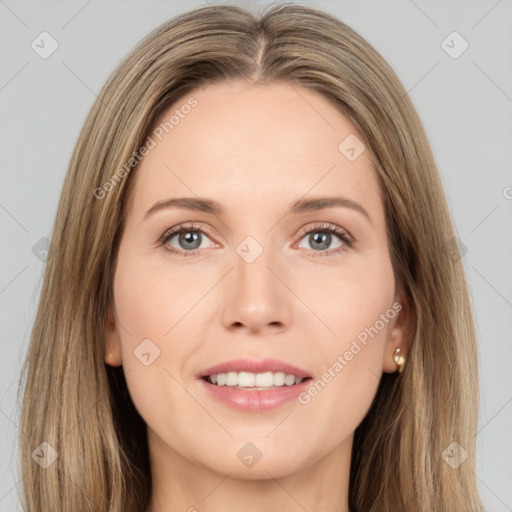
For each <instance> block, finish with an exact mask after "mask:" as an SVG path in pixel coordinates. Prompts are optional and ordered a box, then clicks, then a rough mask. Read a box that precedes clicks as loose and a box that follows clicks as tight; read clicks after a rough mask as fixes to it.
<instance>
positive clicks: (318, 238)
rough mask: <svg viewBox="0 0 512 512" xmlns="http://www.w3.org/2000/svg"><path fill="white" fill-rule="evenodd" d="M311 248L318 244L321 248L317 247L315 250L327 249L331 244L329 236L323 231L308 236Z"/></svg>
mask: <svg viewBox="0 0 512 512" xmlns="http://www.w3.org/2000/svg"><path fill="white" fill-rule="evenodd" d="M310 241H311V246H312V247H313V248H315V247H314V244H313V243H312V242H314V243H320V244H321V245H322V247H317V248H316V249H327V248H328V247H329V245H330V242H331V234H330V233H327V232H325V231H317V232H316V233H314V234H312V235H310Z"/></svg>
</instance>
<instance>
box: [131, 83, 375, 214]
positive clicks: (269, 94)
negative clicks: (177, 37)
mask: <svg viewBox="0 0 512 512" xmlns="http://www.w3.org/2000/svg"><path fill="white" fill-rule="evenodd" d="M191 105H193V106H191ZM150 137H151V138H152V140H153V141H154V143H155V145H154V147H153V149H151V150H150V151H149V152H148V154H146V156H144V158H143V159H142V161H141V162H140V164H139V166H138V167H137V172H136V173H135V174H136V176H134V177H133V178H134V183H132V186H133V187H134V189H135V190H134V194H133V195H134V203H135V204H134V207H137V205H138V206H139V207H144V206H147V207H149V206H151V205H150V204H148V201H150V200H153V199H155V200H159V199H162V198H163V197H162V196H166V195H167V196H178V195H187V196H193V195H199V196H208V197H216V198H218V199H219V201H221V202H224V200H225V201H226V202H235V203H238V205H242V204H247V201H256V200H260V201H261V202H263V203H265V204H266V205H270V204H271V203H272V201H273V200H274V199H276V198H277V196H279V197H281V198H282V199H283V200H286V201H287V202H290V201H292V200H293V199H298V198H300V197H301V196H304V195H305V194H308V193H311V194H313V195H319V194H327V193H329V194H331V195H332V192H339V193H343V194H344V195H352V196H355V197H354V199H355V198H356V197H357V200H358V201H360V202H370V203H372V202H375V201H376V200H378V195H379V190H378V185H377V182H376V179H375V174H374V172H373V170H372V166H371V158H370V155H369V151H367V150H362V149H361V148H364V146H363V141H362V136H361V135H360V134H359V132H358V131H357V129H356V128H355V126H354V125H353V124H352V123H351V122H350V121H349V120H348V119H347V118H346V117H345V116H344V115H343V114H342V113H341V112H340V110H339V109H337V108H336V107H335V106H334V105H333V104H332V103H331V102H330V101H329V100H328V99H327V98H326V97H324V96H323V95H321V94H320V93H318V92H316V91H312V90H310V89H306V88H304V87H300V86H297V85H292V84H288V83H273V84H267V85H249V84H247V83H245V82H220V83H216V84H210V85H208V86H207V87H206V88H203V89H196V90H194V91H192V92H190V93H189V94H187V95H186V96H183V97H182V98H181V99H179V100H178V101H176V102H175V103H174V104H173V105H171V106H169V107H168V108H167V109H166V110H165V111H163V112H162V113H161V114H160V116H159V118H158V119H157V121H156V123H155V125H154V127H153V130H152V132H151V134H150ZM344 141H349V143H350V144H349V145H352V146H354V143H355V144H356V145H357V144H360V145H359V146H355V149H356V150H357V151H358V152H359V151H361V150H362V153H361V154H360V155H359V156H358V157H357V158H356V159H349V158H347V156H346V155H345V154H344V153H343V150H346V147H345V146H347V143H345V142H344ZM340 143H341V146H340ZM349 156H350V154H349ZM284 196H286V197H287V198H288V199H285V197H284ZM146 209H147V208H146Z"/></svg>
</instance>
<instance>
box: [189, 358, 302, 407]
mask: <svg viewBox="0 0 512 512" xmlns="http://www.w3.org/2000/svg"><path fill="white" fill-rule="evenodd" d="M248 374H253V378H254V379H255V382H254V385H255V386H254V387H250V386H251V384H252V382H249V381H247V379H248V378H249V377H248ZM270 376H273V378H274V379H276V380H274V382H273V383H274V385H273V386H271V387H267V385H268V384H269V383H270V382H269V380H267V379H269V378H271V377H270ZM260 377H261V379H262V380H261V381H259V378H260ZM289 377H290V378H289ZM197 378H198V381H199V384H200V388H202V389H203V390H204V391H205V392H206V393H207V395H208V396H210V397H212V398H214V399H215V400H216V401H219V402H221V403H223V404H225V405H228V406H229V407H231V408H234V409H238V410H241V411H246V412H253V413H254V412H263V411H267V410H270V409H275V408H277V407H279V406H281V405H283V404H285V403H286V402H290V401H292V400H294V399H296V398H297V396H298V395H299V394H300V393H301V392H303V391H304V390H305V389H306V388H307V386H309V384H310V380H311V378H312V377H311V376H310V374H309V373H308V372H307V371H306V370H303V369H302V368H299V367H297V366H294V365H291V364H289V363H286V362H284V361H278V360H277V359H263V360H261V361H254V360H250V359H235V360H232V361H227V362H225V363H221V364H218V365H215V366H212V367H210V368H207V369H206V370H204V371H202V372H200V373H199V374H198V375H197ZM217 378H218V379H221V378H222V380H224V379H226V382H223V383H219V382H216V381H217ZM283 378H285V382H284V383H283V382H277V381H278V380H282V379H283ZM230 379H241V380H239V381H237V380H233V381H232V382H229V380H230ZM235 383H238V384H239V385H233V384H235ZM219 384H220V385H219ZM229 384H231V385H229ZM240 384H241V385H240ZM260 384H261V385H263V386H264V387H258V386H259V385H260ZM276 384H277V386H276Z"/></svg>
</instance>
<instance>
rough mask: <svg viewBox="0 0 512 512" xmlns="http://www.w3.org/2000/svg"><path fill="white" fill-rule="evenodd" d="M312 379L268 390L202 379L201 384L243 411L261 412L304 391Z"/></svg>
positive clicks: (212, 393)
mask: <svg viewBox="0 0 512 512" xmlns="http://www.w3.org/2000/svg"><path fill="white" fill-rule="evenodd" d="M310 380H311V379H306V380H303V381H302V382H301V383H299V384H294V385H292V386H281V387H278V388H273V389H266V390H247V391H246V390H243V389H237V388H232V387H229V386H217V385H215V384H210V383H209V382H207V381H206V380H204V379H200V381H201V385H202V386H203V387H204V388H205V389H206V390H207V392H209V393H211V395H212V396H213V397H214V398H216V399H217V400H219V401H221V402H223V403H225V404H227V405H229V406H231V407H233V408H234V409H239V410H241V411H248V412H261V411H268V410H270V409H275V408H277V407H279V406H280V405H283V404H284V403H286V402H289V401H290V400H293V399H294V398H297V396H298V395H299V394H300V393H302V392H303V391H304V390H305V389H306V388H307V387H308V385H309V384H310Z"/></svg>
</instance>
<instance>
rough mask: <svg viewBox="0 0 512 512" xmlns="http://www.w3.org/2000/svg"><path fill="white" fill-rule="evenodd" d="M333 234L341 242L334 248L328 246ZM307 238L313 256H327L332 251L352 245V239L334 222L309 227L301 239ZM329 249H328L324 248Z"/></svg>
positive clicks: (341, 249) (338, 250)
mask: <svg viewBox="0 0 512 512" xmlns="http://www.w3.org/2000/svg"><path fill="white" fill-rule="evenodd" d="M333 235H334V236H335V237H336V238H338V240H340V241H341V242H340V243H339V244H338V245H337V246H336V247H334V248H329V246H330V245H331V244H332V241H333ZM304 239H307V241H308V243H309V244H310V246H311V247H312V248H313V249H312V250H313V252H314V253H315V254H313V256H329V255H331V254H332V253H336V252H340V251H343V250H345V249H346V248H347V247H348V248H350V247H352V246H353V243H354V239H353V238H352V237H351V236H350V235H349V234H348V233H347V231H345V230H344V229H343V228H340V227H338V226H335V225H334V224H321V225H320V226H316V227H314V228H313V229H309V230H308V231H307V232H306V234H305V236H304V237H303V238H302V239H301V240H304ZM324 249H329V250H327V251H326V250H324Z"/></svg>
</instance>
